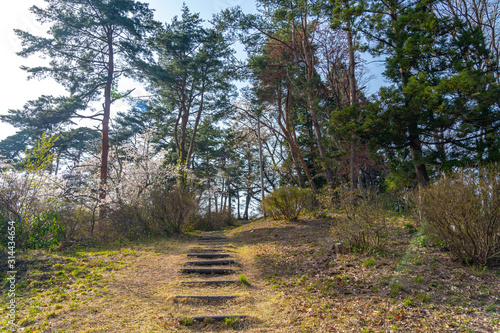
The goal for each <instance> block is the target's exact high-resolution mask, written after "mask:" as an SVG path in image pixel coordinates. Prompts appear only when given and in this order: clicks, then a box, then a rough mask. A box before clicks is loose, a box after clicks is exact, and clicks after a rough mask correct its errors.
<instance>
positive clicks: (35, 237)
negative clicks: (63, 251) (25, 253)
mask: <svg viewBox="0 0 500 333" xmlns="http://www.w3.org/2000/svg"><path fill="white" fill-rule="evenodd" d="M63 234H64V230H63V227H62V226H61V224H60V223H59V214H58V213H46V214H41V215H38V216H35V217H34V219H33V221H32V223H31V225H30V227H29V231H28V239H27V241H26V247H27V248H34V249H40V248H48V247H51V246H54V245H58V244H59V242H60V241H61V240H62V237H63Z"/></svg>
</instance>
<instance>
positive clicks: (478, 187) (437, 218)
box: [421, 168, 500, 265]
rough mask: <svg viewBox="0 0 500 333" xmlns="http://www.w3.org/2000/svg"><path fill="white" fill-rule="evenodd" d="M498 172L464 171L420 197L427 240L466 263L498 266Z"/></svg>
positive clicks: (499, 232) (499, 260) (433, 186)
mask: <svg viewBox="0 0 500 333" xmlns="http://www.w3.org/2000/svg"><path fill="white" fill-rule="evenodd" d="M499 171H500V170H499V169H498V168H490V169H483V168H481V169H479V170H478V169H464V170H462V171H460V172H457V173H453V174H451V175H447V176H446V177H442V178H441V179H440V180H439V181H438V182H437V183H436V184H434V185H432V186H430V187H429V188H428V189H426V190H425V191H423V192H422V194H421V202H422V205H421V210H422V212H423V214H424V217H425V219H426V220H427V223H428V228H427V233H428V236H429V238H430V239H432V240H433V241H435V242H436V243H439V244H441V245H443V246H446V247H447V248H449V249H450V251H451V252H452V253H453V254H454V255H455V256H456V257H457V258H458V259H460V260H462V261H463V262H465V263H468V264H480V265H488V264H489V265H491V264H494V263H496V264H498V263H500V172H499Z"/></svg>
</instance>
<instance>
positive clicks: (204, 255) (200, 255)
mask: <svg viewBox="0 0 500 333" xmlns="http://www.w3.org/2000/svg"><path fill="white" fill-rule="evenodd" d="M187 256H188V257H196V258H206V259H213V258H229V257H230V256H231V255H230V254H227V253H188V255H187Z"/></svg>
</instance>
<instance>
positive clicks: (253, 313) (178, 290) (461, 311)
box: [2, 218, 500, 332]
mask: <svg viewBox="0 0 500 333" xmlns="http://www.w3.org/2000/svg"><path fill="white" fill-rule="evenodd" d="M405 222H408V221H405V220H402V219H399V218H394V219H391V223H390V228H391V230H390V233H389V234H390V235H391V236H390V239H388V240H387V244H388V245H387V247H386V250H385V252H383V253H370V254H353V253H349V254H343V255H336V254H335V253H334V251H332V245H333V243H334V240H333V239H332V237H331V234H330V230H331V227H332V222H331V221H329V220H326V219H323V220H317V219H308V218H303V219H302V220H300V221H297V222H287V221H254V222H252V223H249V224H245V225H242V226H239V227H236V228H233V229H232V230H230V231H226V235H227V236H228V238H229V242H230V243H231V245H230V246H229V248H230V250H231V251H233V252H232V253H233V254H234V256H235V257H236V260H237V262H238V266H236V267H234V268H235V270H236V273H235V274H234V275H232V276H223V277H217V278H215V277H214V278H211V279H221V280H237V279H238V276H239V275H240V274H245V276H246V277H247V279H248V281H249V282H250V286H246V285H244V284H236V285H225V286H218V287H213V286H212V287H210V286H190V285H181V284H180V282H181V281H188V280H202V279H204V277H203V276H201V277H200V276H189V275H182V274H180V273H179V269H180V268H182V267H183V263H184V262H186V261H187V260H188V259H187V258H186V256H185V254H186V253H187V252H188V250H189V248H192V247H196V244H197V243H196V242H195V241H194V239H192V238H188V237H183V238H181V239H177V240H160V241H154V242H152V241H150V242H141V243H133V244H132V243H129V244H124V245H111V246H108V247H106V248H101V249H96V248H88V249H80V250H71V251H66V252H60V253H57V254H54V253H48V252H30V253H29V255H27V256H26V257H25V258H23V260H21V261H20V263H19V265H25V266H26V269H25V271H24V272H23V273H22V274H23V280H21V284H23V283H24V284H26V283H28V285H26V286H25V287H24V288H22V291H21V292H22V294H21V297H20V301H21V304H20V307H21V310H20V311H19V318H18V320H17V322H18V324H19V325H20V326H22V327H23V328H24V332H36V331H38V332H232V331H240V332H424V331H426V332H498V330H499V329H500V325H499V310H500V299H499V295H500V283H498V281H499V277H500V275H499V272H498V271H497V270H493V269H487V270H485V271H483V270H481V269H479V268H476V269H472V268H467V267H464V266H462V265H460V264H459V263H458V262H455V261H453V260H452V259H451V258H450V256H449V253H448V252H444V251H442V250H440V249H439V248H436V247H429V246H425V247H424V246H422V245H425V240H424V239H415V236H414V234H409V233H406V232H405V229H404V227H403V224H404V223H405ZM412 238H413V241H412ZM81 267H83V268H84V270H83V271H82V272H78V271H75V270H76V269H77V268H81ZM61 271H63V272H64V273H60V272H61ZM58 272H59V273H58ZM72 272H75V273H72ZM54 277H56V278H54ZM50 281H51V282H50ZM175 295H241V296H242V297H241V298H238V299H235V300H231V301H216V302H214V301H188V300H175V299H173V296H175ZM227 314H232V315H249V316H250V317H249V318H248V319H246V320H243V321H239V322H232V321H229V322H228V323H225V322H222V323H194V324H193V325H189V326H185V325H184V324H190V322H189V321H184V322H182V323H181V322H180V321H179V320H174V318H180V317H191V316H197V315H227ZM2 320H3V319H2ZM3 324H5V322H3Z"/></svg>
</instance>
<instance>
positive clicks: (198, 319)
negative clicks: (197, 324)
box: [175, 315, 248, 322]
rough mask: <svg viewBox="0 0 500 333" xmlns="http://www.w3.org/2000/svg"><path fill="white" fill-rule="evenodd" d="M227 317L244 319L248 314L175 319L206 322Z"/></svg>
mask: <svg viewBox="0 0 500 333" xmlns="http://www.w3.org/2000/svg"><path fill="white" fill-rule="evenodd" d="M227 318H238V319H245V318H248V316H243V315H232V316H196V317H182V318H175V320H182V319H192V320H194V321H201V322H206V321H207V320H212V321H223V320H226V319H227Z"/></svg>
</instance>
